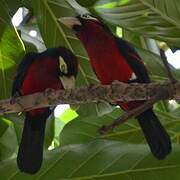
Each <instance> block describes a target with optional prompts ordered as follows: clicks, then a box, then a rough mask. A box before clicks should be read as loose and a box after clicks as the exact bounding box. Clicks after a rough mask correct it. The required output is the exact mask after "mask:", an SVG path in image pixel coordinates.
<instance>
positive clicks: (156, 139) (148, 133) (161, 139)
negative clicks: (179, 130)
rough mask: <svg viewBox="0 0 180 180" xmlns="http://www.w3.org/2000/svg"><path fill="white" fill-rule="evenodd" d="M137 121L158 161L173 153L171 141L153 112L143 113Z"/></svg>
mask: <svg viewBox="0 0 180 180" xmlns="http://www.w3.org/2000/svg"><path fill="white" fill-rule="evenodd" d="M137 119H138V122H139V124H140V126H141V128H142V130H143V133H144V136H145V138H146V140H147V143H148V144H149V147H150V149H151V152H152V154H153V155H154V156H155V157H156V158H157V159H164V158H165V157H166V156H167V155H168V154H169V153H170V152H171V140H170V137H169V135H168V134H167V132H166V130H165V129H164V127H163V126H162V125H161V123H160V121H159V120H158V118H157V116H156V115H155V114H154V112H153V110H152V109H149V110H147V111H145V112H143V113H142V114H140V115H139V116H137Z"/></svg>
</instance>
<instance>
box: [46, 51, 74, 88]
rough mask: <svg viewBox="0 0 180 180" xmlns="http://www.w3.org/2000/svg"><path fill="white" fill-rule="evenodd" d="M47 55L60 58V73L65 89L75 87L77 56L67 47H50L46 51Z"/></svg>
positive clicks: (58, 69)
mask: <svg viewBox="0 0 180 180" xmlns="http://www.w3.org/2000/svg"><path fill="white" fill-rule="evenodd" d="M46 56H50V57H53V58H54V59H56V60H58V63H57V64H58V68H57V71H58V75H59V78H60V80H61V83H62V85H63V87H64V89H72V88H74V87H75V78H76V76H77V73H78V62H77V58H76V56H75V55H74V54H73V53H72V52H71V51H70V50H69V49H67V48H65V47H58V48H50V49H48V50H47V51H46Z"/></svg>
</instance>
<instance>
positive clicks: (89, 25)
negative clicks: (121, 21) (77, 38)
mask: <svg viewBox="0 0 180 180" xmlns="http://www.w3.org/2000/svg"><path fill="white" fill-rule="evenodd" d="M59 21H60V22H61V23H62V24H64V25H65V26H67V27H68V28H70V29H72V30H74V31H75V32H76V34H77V35H83V34H84V35H89V36H93V35H96V34H97V33H102V32H109V33H110V30H109V29H108V27H107V26H106V25H105V24H104V23H103V22H102V21H100V20H99V19H97V18H95V17H93V16H91V15H90V14H82V15H79V16H76V17H61V18H59Z"/></svg>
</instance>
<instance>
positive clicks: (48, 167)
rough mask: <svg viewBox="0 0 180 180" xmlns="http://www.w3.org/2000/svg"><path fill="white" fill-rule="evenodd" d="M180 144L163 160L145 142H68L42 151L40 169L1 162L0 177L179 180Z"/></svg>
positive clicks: (18, 179)
mask: <svg viewBox="0 0 180 180" xmlns="http://www.w3.org/2000/svg"><path fill="white" fill-rule="evenodd" d="M179 153H180V148H179V146H174V147H173V153H172V154H171V155H170V156H169V157H168V158H167V159H166V160H163V161H159V160H156V159H155V158H153V157H152V155H151V153H150V152H149V149H148V147H147V146H146V145H140V144H139V145H135V144H125V143H121V142H116V141H102V140H101V141H100V140H98V141H94V142H91V143H89V144H84V145H82V144H79V145H69V146H65V147H63V148H60V149H56V150H53V151H50V152H47V153H46V154H45V160H44V163H43V167H42V169H41V171H40V172H38V173H37V174H35V175H33V176H32V175H31V176H30V175H26V174H24V173H21V172H19V170H17V168H16V163H15V160H10V161H5V162H3V163H1V164H0V174H1V178H2V179H14V180H16V179H17V180H21V179H38V180H41V179H42V180H46V179H47V180H49V179H74V180H75V179H77V180H80V179H100V180H112V179H123V180H126V179H127V180H129V179H134V180H140V179H147V180H152V179H157V177H158V179H163V180H169V179H170V178H171V179H173V180H179V179H180V174H179V173H178V171H179V170H180V156H179Z"/></svg>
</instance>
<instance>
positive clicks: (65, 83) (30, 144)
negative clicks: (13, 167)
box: [12, 47, 78, 174]
mask: <svg viewBox="0 0 180 180" xmlns="http://www.w3.org/2000/svg"><path fill="white" fill-rule="evenodd" d="M77 73H78V62H77V58H76V56H75V55H74V54H73V53H72V52H71V51H70V50H69V49H67V48H65V47H56V48H48V49H47V50H45V51H44V52H41V53H35V52H29V53H27V54H26V55H25V56H24V57H23V59H22V61H21V62H20V64H19V65H18V67H17V72H16V75H15V78H14V81H13V84H12V99H13V98H14V97H17V96H25V95H29V94H33V93H36V92H42V91H45V90H46V89H54V90H59V89H72V88H74V86H75V77H76V75H77ZM52 112H53V109H52V108H49V107H45V108H38V109H33V110H30V111H27V112H25V119H24V127H23V132H22V137H21V142H20V145H19V150H18V155H17V166H18V168H19V169H20V171H22V172H25V173H28V174H35V173H36V172H38V171H39V169H40V168H41V165H42V160H43V143H44V133H45V126H46V120H47V119H48V117H49V116H50V114H51V113H52Z"/></svg>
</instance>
